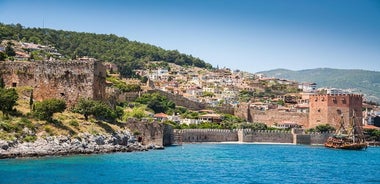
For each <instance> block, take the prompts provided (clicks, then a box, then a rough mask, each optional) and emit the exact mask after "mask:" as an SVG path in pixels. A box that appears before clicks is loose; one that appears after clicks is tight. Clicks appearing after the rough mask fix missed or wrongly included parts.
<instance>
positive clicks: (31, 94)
mask: <svg viewBox="0 0 380 184" xmlns="http://www.w3.org/2000/svg"><path fill="white" fill-rule="evenodd" d="M33 103H34V102H33V90H32V91H31V92H30V97H29V107H30V110H33Z"/></svg>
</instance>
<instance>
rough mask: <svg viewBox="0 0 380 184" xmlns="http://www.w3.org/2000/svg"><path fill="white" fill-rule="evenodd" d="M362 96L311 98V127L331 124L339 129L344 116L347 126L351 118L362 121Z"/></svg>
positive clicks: (322, 96)
mask: <svg viewBox="0 0 380 184" xmlns="http://www.w3.org/2000/svg"><path fill="white" fill-rule="evenodd" d="M362 101H363V96H362V95H356V94H338V95H311V96H310V98H309V105H310V112H309V127H310V128H313V127H316V126H317V125H320V124H330V125H331V126H333V127H335V128H338V126H339V120H340V118H341V117H342V116H343V119H344V122H345V124H346V125H348V123H349V118H350V117H352V116H353V113H354V112H355V116H356V118H357V121H360V122H361V119H362Z"/></svg>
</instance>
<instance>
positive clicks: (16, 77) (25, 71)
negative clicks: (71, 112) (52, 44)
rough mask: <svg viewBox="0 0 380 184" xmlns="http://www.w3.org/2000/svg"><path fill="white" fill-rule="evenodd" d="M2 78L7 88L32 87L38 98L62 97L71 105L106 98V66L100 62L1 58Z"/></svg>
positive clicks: (34, 94) (38, 99)
mask: <svg viewBox="0 0 380 184" xmlns="http://www.w3.org/2000/svg"><path fill="white" fill-rule="evenodd" d="M0 77H2V78H3V79H4V82H5V86H6V87H22V86H27V87H31V88H32V89H33V98H34V100H37V101H40V100H44V99H49V98H60V99H64V100H65V101H66V103H67V104H68V105H69V106H71V105H73V104H75V103H76V102H77V101H78V100H79V99H80V98H90V99H95V100H102V99H104V98H105V87H106V86H105V85H106V83H105V81H106V68H105V67H104V66H103V65H102V64H101V62H97V61H36V62H26V61H11V62H9V61H7V62H4V61H1V62H0Z"/></svg>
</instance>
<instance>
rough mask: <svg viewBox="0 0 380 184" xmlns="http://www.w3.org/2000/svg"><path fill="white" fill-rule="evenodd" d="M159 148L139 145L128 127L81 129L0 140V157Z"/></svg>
mask: <svg viewBox="0 0 380 184" xmlns="http://www.w3.org/2000/svg"><path fill="white" fill-rule="evenodd" d="M159 148H161V146H155V145H148V146H145V145H142V144H141V143H140V142H138V141H137V140H136V138H135V137H134V136H133V135H131V133H130V132H128V131H124V132H118V133H114V134H104V135H91V134H88V133H81V134H78V135H76V136H75V137H70V136H63V135H60V136H48V137H44V138H42V137H39V138H38V139H37V140H36V141H35V142H19V141H17V140H16V141H4V140H0V158H17V157H40V156H47V155H49V156H59V155H69V154H93V153H108V152H131V151H146V150H147V149H159Z"/></svg>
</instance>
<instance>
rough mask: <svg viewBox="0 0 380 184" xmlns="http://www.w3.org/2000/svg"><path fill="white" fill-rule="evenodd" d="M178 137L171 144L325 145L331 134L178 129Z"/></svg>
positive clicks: (171, 138) (171, 139) (172, 139)
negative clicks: (251, 143)
mask: <svg viewBox="0 0 380 184" xmlns="http://www.w3.org/2000/svg"><path fill="white" fill-rule="evenodd" d="M173 131H175V132H176V134H178V135H179V136H178V137H173V132H171V133H169V132H168V134H170V135H171V137H170V141H169V143H174V142H177V143H178V142H184V143H196V142H198V143H202V142H237V141H239V142H248V143H249V142H263V143H289V144H292V143H294V144H324V143H325V142H326V140H327V138H328V137H329V136H331V133H323V134H320V133H312V134H304V133H303V131H300V132H297V131H294V132H290V131H279V130H274V131H273V130H250V129H239V130H216V129H182V130H179V129H176V130H173ZM175 139H180V140H175ZM168 140H169V139H168Z"/></svg>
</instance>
